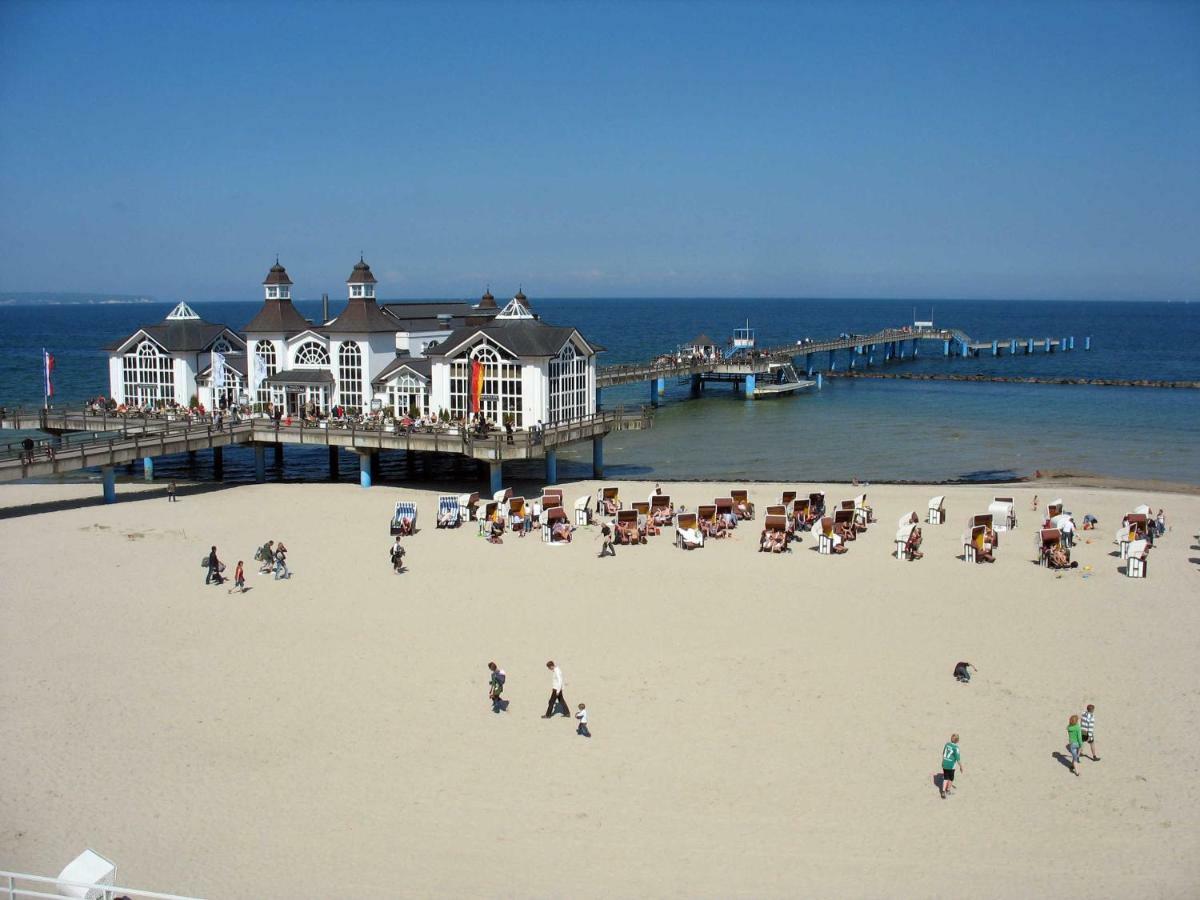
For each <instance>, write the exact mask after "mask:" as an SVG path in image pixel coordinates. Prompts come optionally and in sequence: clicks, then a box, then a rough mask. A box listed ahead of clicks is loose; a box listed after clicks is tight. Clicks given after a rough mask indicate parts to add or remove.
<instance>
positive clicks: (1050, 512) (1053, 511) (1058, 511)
mask: <svg viewBox="0 0 1200 900" xmlns="http://www.w3.org/2000/svg"><path fill="white" fill-rule="evenodd" d="M1062 514H1063V502H1062V497H1057V498H1055V499H1054V500H1051V501H1050V502H1049V503H1047V504H1046V518H1047V519H1053V518H1054V517H1055V516H1061V515H1062Z"/></svg>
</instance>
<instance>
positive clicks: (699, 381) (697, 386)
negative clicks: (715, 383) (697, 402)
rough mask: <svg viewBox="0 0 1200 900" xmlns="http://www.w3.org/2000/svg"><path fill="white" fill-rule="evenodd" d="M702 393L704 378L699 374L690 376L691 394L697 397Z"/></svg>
mask: <svg viewBox="0 0 1200 900" xmlns="http://www.w3.org/2000/svg"><path fill="white" fill-rule="evenodd" d="M703 393H704V379H703V378H702V377H701V376H699V375H693V376H692V396H693V397H699V396H700V395H701V394H703Z"/></svg>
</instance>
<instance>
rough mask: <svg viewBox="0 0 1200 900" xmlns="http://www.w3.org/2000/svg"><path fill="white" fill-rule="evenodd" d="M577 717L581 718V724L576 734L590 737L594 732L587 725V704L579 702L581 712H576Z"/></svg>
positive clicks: (577, 727)
mask: <svg viewBox="0 0 1200 900" xmlns="http://www.w3.org/2000/svg"><path fill="white" fill-rule="evenodd" d="M575 718H577V719H578V720H579V725H578V726H576V728H575V733H576V734H582V735H583V736H584V737H585V738H590V737H591V736H592V733H591V732H590V731H588V727H587V704H585V703H580V704H579V712H577V713H575Z"/></svg>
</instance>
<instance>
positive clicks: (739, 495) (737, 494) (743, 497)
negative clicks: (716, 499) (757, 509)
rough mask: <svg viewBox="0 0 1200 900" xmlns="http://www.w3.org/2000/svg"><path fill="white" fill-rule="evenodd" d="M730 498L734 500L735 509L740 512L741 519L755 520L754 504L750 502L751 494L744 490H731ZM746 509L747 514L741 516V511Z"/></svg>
mask: <svg viewBox="0 0 1200 900" xmlns="http://www.w3.org/2000/svg"><path fill="white" fill-rule="evenodd" d="M729 496H730V497H731V498H732V499H733V509H734V511H735V512H738V518H739V519H743V518H744V519H753V518H754V504H753V503H751V502H750V494H749V492H747V491H743V490H740V489H739V490H736V491H735V490H731V491H730V492H729ZM742 508H744V509H745V514H744V515H743V514H741V512H740V510H741V509H742Z"/></svg>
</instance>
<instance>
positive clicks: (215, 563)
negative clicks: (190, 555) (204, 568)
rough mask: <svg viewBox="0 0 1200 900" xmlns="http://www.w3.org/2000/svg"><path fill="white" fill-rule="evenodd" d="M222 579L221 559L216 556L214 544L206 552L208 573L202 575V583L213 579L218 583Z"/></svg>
mask: <svg viewBox="0 0 1200 900" xmlns="http://www.w3.org/2000/svg"><path fill="white" fill-rule="evenodd" d="M224 580H225V579H224V578H222V577H221V560H219V559H218V558H217V548H216V546H215V545H214V546H213V548H212V550H210V551H209V553H208V574H207V575H205V576H204V583H205V584H212V583H213V582H214V581H215V582H216V583H217V584H220V583H221V582H223V581H224Z"/></svg>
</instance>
